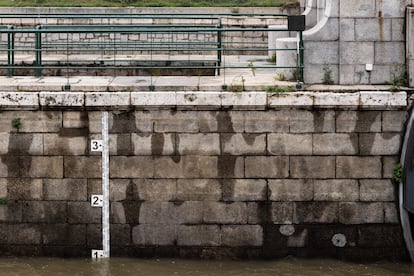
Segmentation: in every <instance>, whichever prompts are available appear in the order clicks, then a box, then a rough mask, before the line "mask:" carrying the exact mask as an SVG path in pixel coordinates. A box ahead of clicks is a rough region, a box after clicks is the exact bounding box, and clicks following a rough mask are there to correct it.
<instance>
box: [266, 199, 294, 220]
mask: <svg viewBox="0 0 414 276" xmlns="http://www.w3.org/2000/svg"><path fill="white" fill-rule="evenodd" d="M293 204H294V203H293V202H272V205H271V206H270V208H271V209H270V220H271V222H272V223H273V224H292V223H293V213H294V205H293Z"/></svg>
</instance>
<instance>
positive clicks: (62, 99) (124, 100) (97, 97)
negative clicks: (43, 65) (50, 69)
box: [0, 91, 407, 110]
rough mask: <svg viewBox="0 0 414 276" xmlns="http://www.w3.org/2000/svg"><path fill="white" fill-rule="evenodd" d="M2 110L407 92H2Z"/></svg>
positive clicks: (285, 104) (397, 96) (402, 103)
mask: <svg viewBox="0 0 414 276" xmlns="http://www.w3.org/2000/svg"><path fill="white" fill-rule="evenodd" d="M0 107H1V108H2V109H26V110H27V109H29V110H38V109H41V108H45V109H47V108H75V109H84V108H86V109H99V108H116V109H130V108H135V109H151V108H153V109H163V108H180V109H220V108H224V109H237V110H264V109H266V108H290V107H301V108H322V109H323V108H335V107H338V108H353V109H380V110H382V109H403V108H406V107H407V93H406V92H396V93H393V92H378V91H368V92H366V91H364V92H355V93H329V92H292V93H277V94H270V93H266V92H242V93H231V92H94V93H87V92H40V93H38V92H0Z"/></svg>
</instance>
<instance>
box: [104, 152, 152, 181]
mask: <svg viewBox="0 0 414 276" xmlns="http://www.w3.org/2000/svg"><path fill="white" fill-rule="evenodd" d="M153 162H154V160H153V159H152V157H150V156H113V157H112V158H111V159H110V161H109V166H110V176H111V178H151V177H153V176H154V164H153Z"/></svg>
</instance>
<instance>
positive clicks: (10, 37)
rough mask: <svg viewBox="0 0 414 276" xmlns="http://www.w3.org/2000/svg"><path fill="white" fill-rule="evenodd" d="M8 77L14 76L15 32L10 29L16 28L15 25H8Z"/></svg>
mask: <svg viewBox="0 0 414 276" xmlns="http://www.w3.org/2000/svg"><path fill="white" fill-rule="evenodd" d="M7 29H8V31H7V67H8V68H7V77H9V78H11V77H13V76H14V68H12V67H13V66H14V32H10V30H12V29H14V26H11V25H9V26H7Z"/></svg>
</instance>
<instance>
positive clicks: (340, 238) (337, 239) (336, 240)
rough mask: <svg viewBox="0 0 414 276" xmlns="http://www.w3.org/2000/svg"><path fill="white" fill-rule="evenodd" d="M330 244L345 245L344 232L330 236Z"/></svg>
mask: <svg viewBox="0 0 414 276" xmlns="http://www.w3.org/2000/svg"><path fill="white" fill-rule="evenodd" d="M332 244H333V245H334V246H336V247H344V246H345V245H346V237H345V235H344V234H335V235H334V236H333V237H332Z"/></svg>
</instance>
